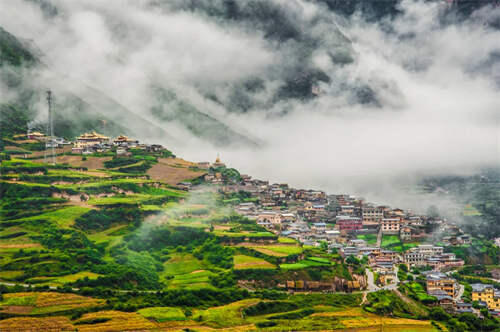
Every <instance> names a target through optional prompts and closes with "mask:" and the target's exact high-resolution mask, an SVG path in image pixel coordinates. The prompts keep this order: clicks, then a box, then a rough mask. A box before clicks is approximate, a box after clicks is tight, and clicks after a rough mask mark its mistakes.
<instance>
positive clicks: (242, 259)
mask: <svg viewBox="0 0 500 332" xmlns="http://www.w3.org/2000/svg"><path fill="white" fill-rule="evenodd" d="M234 268H235V269H236V270H245V269H275V268H276V266H275V265H273V264H271V263H269V262H267V261H265V260H263V259H262V258H257V257H252V256H246V255H235V256H234Z"/></svg>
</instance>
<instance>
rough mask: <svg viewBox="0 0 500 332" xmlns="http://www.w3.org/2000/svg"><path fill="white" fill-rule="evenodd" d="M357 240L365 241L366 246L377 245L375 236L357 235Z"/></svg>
mask: <svg viewBox="0 0 500 332" xmlns="http://www.w3.org/2000/svg"><path fill="white" fill-rule="evenodd" d="M358 239H359V240H365V241H366V244H368V245H374V244H376V243H377V234H362V235H358Z"/></svg>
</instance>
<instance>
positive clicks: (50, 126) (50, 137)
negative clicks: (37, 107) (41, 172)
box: [44, 90, 56, 165]
mask: <svg viewBox="0 0 500 332" xmlns="http://www.w3.org/2000/svg"><path fill="white" fill-rule="evenodd" d="M47 106H48V112H49V119H48V121H47V140H46V141H45V154H44V159H45V160H44V161H45V163H48V162H50V163H51V164H52V165H55V164H56V152H55V150H54V143H55V140H54V121H53V116H52V91H50V90H48V91H47ZM48 149H50V155H49V151H48Z"/></svg>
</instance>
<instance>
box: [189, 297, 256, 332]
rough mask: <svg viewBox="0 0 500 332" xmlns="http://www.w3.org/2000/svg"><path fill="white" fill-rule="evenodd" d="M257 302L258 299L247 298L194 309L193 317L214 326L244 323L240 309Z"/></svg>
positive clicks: (222, 326)
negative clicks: (204, 308)
mask: <svg viewBox="0 0 500 332" xmlns="http://www.w3.org/2000/svg"><path fill="white" fill-rule="evenodd" d="M257 302H259V300H258V299H249V300H242V301H238V302H233V303H231V304H228V305H224V306H220V307H212V308H209V309H206V310H196V311H194V312H193V318H194V319H195V320H197V321H201V322H203V324H204V325H208V326H210V327H215V328H224V327H232V326H237V325H244V324H248V322H247V321H245V319H244V318H243V316H242V314H241V310H242V309H243V308H245V307H248V306H251V305H253V304H256V303H257Z"/></svg>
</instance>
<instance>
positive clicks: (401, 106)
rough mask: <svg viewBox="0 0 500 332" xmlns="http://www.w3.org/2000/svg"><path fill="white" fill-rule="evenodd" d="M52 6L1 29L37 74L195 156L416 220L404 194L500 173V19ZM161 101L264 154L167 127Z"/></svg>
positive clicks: (417, 8) (439, 6)
mask: <svg viewBox="0 0 500 332" xmlns="http://www.w3.org/2000/svg"><path fill="white" fill-rule="evenodd" d="M47 2H49V3H51V4H53V5H54V7H55V8H57V14H55V15H54V14H50V15H49V14H47V12H43V10H42V9H41V7H40V6H38V5H37V4H36V3H35V2H28V1H24V2H21V1H19V2H16V3H15V4H14V3H12V2H2V3H0V20H1V22H2V25H3V27H4V28H5V29H7V30H8V31H10V32H12V33H13V34H15V35H16V36H18V37H20V38H24V39H28V40H32V41H33V42H34V43H35V44H36V45H37V47H39V48H40V49H41V51H42V52H43V54H44V57H43V62H44V63H45V64H47V65H48V68H41V69H40V70H42V71H44V70H48V71H50V72H57V73H59V74H61V75H64V76H67V77H69V78H71V79H72V80H77V81H81V82H83V83H84V84H86V85H89V86H92V87H93V88H95V89H98V90H100V91H102V92H104V93H105V94H106V95H108V96H110V97H112V98H113V99H114V100H117V101H119V102H120V103H121V104H122V105H124V106H126V107H127V108H128V109H130V110H132V111H133V112H135V113H137V114H139V115H141V116H143V117H145V118H148V119H150V120H153V121H155V123H157V124H158V125H160V126H163V127H164V128H168V132H169V133H174V134H175V136H176V138H177V140H176V145H175V146H171V148H172V149H173V150H174V151H175V152H176V153H177V154H179V155H181V156H183V157H186V158H189V159H193V160H204V159H208V160H210V159H213V158H214V156H215V155H216V153H217V152H219V153H220V154H221V156H222V157H223V159H224V161H225V162H227V163H228V164H229V165H230V166H234V167H236V168H238V169H240V170H241V171H242V172H244V173H250V174H253V175H256V176H258V177H261V178H269V179H271V180H272V181H278V182H288V183H290V184H293V185H295V186H300V187H308V188H309V187H315V188H320V189H325V190H328V191H329V192H352V193H355V194H360V195H364V196H367V198H368V199H370V198H371V199H376V200H383V201H385V202H388V203H391V202H395V203H398V204H399V202H400V201H402V199H401V198H402V197H404V200H405V201H406V202H408V205H413V206H417V205H419V203H418V200H419V199H418V198H417V199H412V198H411V197H406V195H405V196H402V193H403V192H404V191H402V190H401V188H398V187H397V186H396V183H399V184H401V183H405V184H411V183H413V182H414V181H416V180H417V179H418V178H420V177H421V176H425V175H436V174H469V173H473V172H476V171H477V170H479V169H481V168H485V167H498V166H499V165H500V159H499V158H500V147H499V144H500V138H499V137H500V133H499V131H500V129H499V128H500V126H499V121H500V119H499V118H500V113H499V110H500V98H499V95H500V91H499V89H500V64H499V63H500V60H499V59H500V44H499V43H498V41H499V40H500V31H499V30H498V28H495V25H494V24H493V23H494V22H497V21H498V18H499V17H500V8H499V7H492V6H487V7H486V8H484V9H480V10H478V11H476V12H475V13H473V14H472V15H471V16H470V17H468V18H461V19H458V18H453V16H452V15H451V14H450V12H452V10H451V9H450V8H449V7H448V5H447V4H446V2H439V1H436V2H429V1H416V0H403V1H401V2H400V4H399V8H398V9H399V11H400V14H399V15H397V16H396V17H394V18H389V17H384V18H382V19H380V20H378V21H373V20H370V21H367V20H365V18H364V17H363V16H362V15H361V14H355V15H352V16H348V17H346V16H342V15H339V14H337V13H335V12H333V11H331V10H329V9H328V8H327V6H326V5H324V4H322V3H321V2H316V1H305V0H293V1H292V0H290V1H282V0H273V1H257V0H254V1H250V0H242V1H238V2H235V3H236V4H235V5H234V7H231V6H229V5H228V2H224V1H202V0H200V1H198V2H190V1H160V0H157V1H123V2H121V5H120V6H119V7H117V6H116V4H115V3H114V2H102V1H94V0H82V1H78V2H68V1H61V0H53V1H48V0H47ZM495 20H496V21H495ZM42 77H43V75H42ZM156 87H161V88H162V89H166V90H168V91H172V92H173V93H175V95H176V96H177V97H178V98H180V99H182V100H184V101H186V102H188V103H190V104H191V105H193V107H195V108H196V109H197V110H199V111H200V112H202V113H204V114H208V115H210V116H212V117H213V118H215V119H217V120H219V121H221V122H223V123H225V124H226V125H228V126H229V127H230V128H232V129H233V130H236V131H238V132H241V133H244V134H245V135H246V136H248V137H252V138H253V139H254V140H258V141H259V143H261V144H260V145H259V146H260V147H259V148H255V147H246V146H237V147H221V146H215V145H214V144H212V143H210V142H207V141H204V140H203V139H200V138H198V137H196V135H194V134H193V133H192V132H190V131H189V130H188V129H187V128H185V127H182V126H179V125H178V124H175V123H170V122H161V121H159V120H158V119H155V118H154V117H153V116H152V114H151V112H150V108H151V107H152V106H153V105H155V102H156V101H155V100H153V99H154V96H152V93H151V91H152V88H156ZM313 92H314V93H313ZM103 111H104V113H105V110H103ZM118 120H119V119H118ZM143 136H144V137H148V133H146V132H145V133H143ZM139 138H141V137H139ZM162 143H165V144H169V141H168V140H166V141H165V142H162ZM402 181H403V182H402ZM401 204H404V202H402V203H401Z"/></svg>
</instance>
